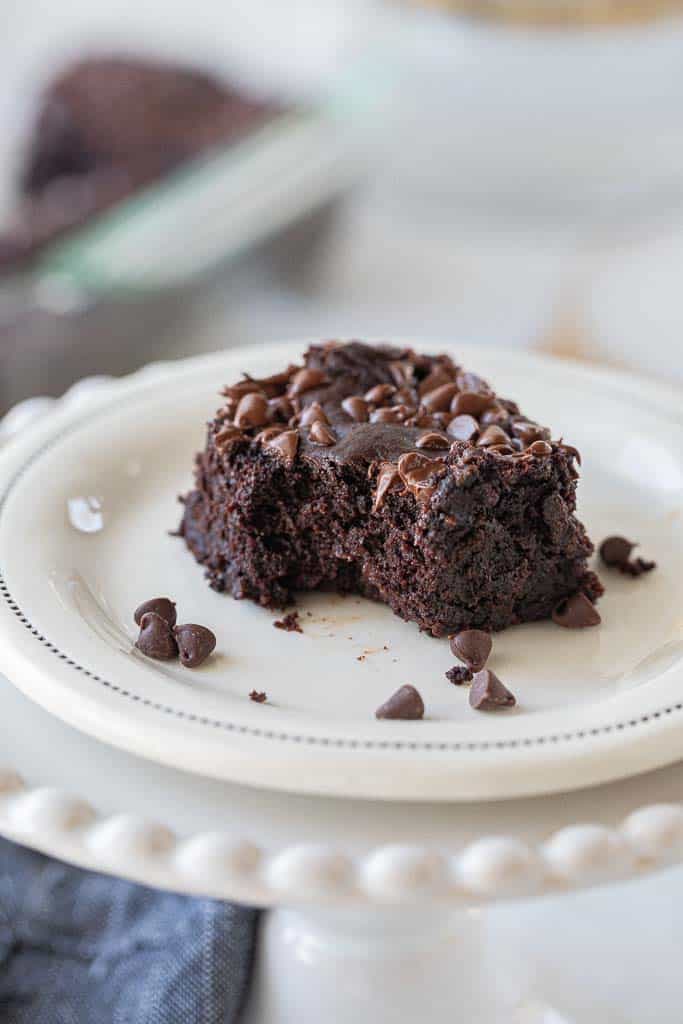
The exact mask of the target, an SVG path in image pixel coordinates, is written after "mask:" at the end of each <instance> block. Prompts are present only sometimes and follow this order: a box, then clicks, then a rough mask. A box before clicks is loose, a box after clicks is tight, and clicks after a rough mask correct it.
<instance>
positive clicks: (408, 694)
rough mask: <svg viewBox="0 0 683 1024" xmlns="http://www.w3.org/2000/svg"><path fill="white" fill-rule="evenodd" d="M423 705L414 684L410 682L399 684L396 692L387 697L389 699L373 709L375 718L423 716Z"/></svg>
mask: <svg viewBox="0 0 683 1024" xmlns="http://www.w3.org/2000/svg"><path fill="white" fill-rule="evenodd" d="M424 713H425V706H424V702H423V700H422V697H421V696H420V694H419V693H418V692H417V690H416V689H415V687H414V686H411V685H410V684H408V685H406V686H401V687H400V689H398V690H397V691H396V693H394V694H392V695H391V697H389V700H387V701H385V702H384V704H382V705H380V707H378V708H377V710H376V711H375V718H404V719H410V720H413V719H417V718H423V717H424Z"/></svg>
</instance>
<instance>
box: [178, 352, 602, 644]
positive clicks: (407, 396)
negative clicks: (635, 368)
mask: <svg viewBox="0 0 683 1024" xmlns="http://www.w3.org/2000/svg"><path fill="white" fill-rule="evenodd" d="M223 394H224V397H225V402H224V405H223V406H222V408H220V409H219V410H218V412H217V413H216V415H215V416H214V418H213V420H212V421H211V422H210V424H209V427H208V436H207V441H206V447H205V449H204V451H203V452H201V453H200V454H199V456H198V457H197V465H196V474H195V487H194V490H192V491H191V492H190V493H189V494H188V495H187V496H186V497H185V499H184V516H183V525H182V533H183V536H184V539H185V543H186V544H187V546H188V547H189V549H190V551H191V552H192V554H193V555H194V556H195V558H196V559H197V561H198V562H199V563H200V564H201V565H202V566H203V568H204V570H205V573H206V575H207V577H208V580H209V583H210V584H211V586H212V587H214V589H216V590H219V591H227V592H229V593H230V594H232V596H233V597H235V598H248V599H250V600H253V601H256V602H257V603H259V604H261V605H263V606H266V607H279V608H282V607H286V606H287V605H288V604H289V603H291V602H292V600H293V598H294V595H295V594H296V593H297V592H300V591H308V590H333V591H337V592H340V593H345V592H346V593H348V592H352V593H357V594H360V595H362V596H365V597H369V598H373V599H375V600H378V601H383V602H384V603H386V604H388V605H389V606H390V608H391V609H392V610H393V611H394V612H395V613H396V614H397V615H399V616H401V617H402V618H404V619H406V620H409V621H413V622H416V623H417V624H418V625H419V626H420V628H421V629H423V630H425V631H427V632H428V633H431V634H432V635H433V636H450V635H452V634H454V633H459V632H460V631H462V630H464V629H479V630H485V631H486V632H488V631H491V630H499V629H503V628H504V627H506V626H509V625H512V624H513V623H519V622H527V621H533V620H535V619H544V618H549V617H550V616H551V615H552V613H553V609H555V608H556V606H557V605H558V604H559V603H560V602H561V601H563V600H565V599H567V598H569V597H571V596H572V595H574V594H576V593H577V592H582V593H584V594H585V595H587V597H588V598H589V599H590V600H591V601H595V600H596V599H597V598H598V597H599V596H600V595H601V593H602V589H603V588H602V586H601V584H600V582H599V580H598V578H597V576H596V575H595V573H593V572H591V571H590V570H589V568H588V565H587V559H588V557H589V556H590V555H591V553H592V551H593V546H592V544H591V542H590V540H589V539H588V536H587V535H586V531H585V529H584V527H583V526H582V524H581V523H580V522H579V521H578V519H577V518H576V516H575V507H576V481H577V477H578V471H577V468H576V466H577V463H578V453H577V451H576V449H575V448H573V447H572V446H571V445H569V444H565V443H564V442H563V441H553V440H551V437H552V435H551V433H550V431H549V430H548V429H547V428H545V427H543V426H540V425H539V424H537V423H534V422H533V421H532V420H531V419H530V418H529V417H528V416H527V415H524V414H522V413H521V412H520V410H519V407H518V406H517V405H516V403H515V402H514V401H511V400H510V399H507V398H503V397H501V396H500V395H498V394H496V392H495V391H494V390H493V388H492V387H491V386H490V385H489V384H488V383H487V382H486V381H484V380H483V379H482V378H480V377H479V376H477V375H476V374H472V373H469V372H467V371H465V370H464V369H463V368H462V367H461V366H459V364H458V363H457V362H456V361H454V360H453V359H452V358H451V356H450V355H432V356H429V355H423V354H421V353H418V352H416V351H414V350H412V349H410V348H404V347H399V346H390V345H381V346H371V345H367V344H364V343H362V342H358V341H352V342H348V343H338V342H328V343H324V344H317V345H312V346H311V347H310V348H309V349H308V351H307V352H306V353H305V356H304V362H303V365H302V366H289V367H288V368H287V369H286V370H284V371H282V372H280V373H276V374H274V375H272V376H270V377H265V378H260V379H256V378H252V377H244V379H242V380H240V381H237V382H236V383H235V384H233V385H230V386H228V387H226V388H225V390H224V392H223ZM323 427H325V430H323V429H322V428H323ZM288 620H289V621H291V620H290V619H289V616H286V617H285V618H284V619H282V620H281V621H282V623H286V622H287V621H288ZM280 628H284V629H287V628H296V627H292V626H286V625H282V626H280Z"/></svg>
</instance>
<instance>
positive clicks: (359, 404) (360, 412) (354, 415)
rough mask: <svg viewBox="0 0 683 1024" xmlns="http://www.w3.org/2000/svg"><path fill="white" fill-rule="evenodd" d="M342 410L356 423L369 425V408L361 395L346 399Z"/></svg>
mask: <svg viewBox="0 0 683 1024" xmlns="http://www.w3.org/2000/svg"><path fill="white" fill-rule="evenodd" d="M341 407H342V409H343V410H344V412H345V413H346V415H347V416H350V417H351V419H352V420H355V421H356V423H367V421H368V406H367V402H365V401H364V400H363V399H362V398H361V397H360V395H351V396H349V398H345V399H344V401H343V402H342V404H341Z"/></svg>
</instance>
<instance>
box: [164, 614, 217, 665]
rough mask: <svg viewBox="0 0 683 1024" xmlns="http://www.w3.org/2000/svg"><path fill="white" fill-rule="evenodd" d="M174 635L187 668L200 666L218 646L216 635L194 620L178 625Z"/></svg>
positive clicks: (181, 658) (182, 660)
mask: <svg viewBox="0 0 683 1024" xmlns="http://www.w3.org/2000/svg"><path fill="white" fill-rule="evenodd" d="M173 635H174V636H175V638H176V643H177V644H178V652H179V654H180V660H181V662H182V663H183V665H184V666H185V668H198V667H199V666H200V665H201V664H203V663H204V662H205V661H206V659H207V658H208V657H209V655H210V654H211V652H212V651H213V650H214V648H215V646H216V637H215V636H214V634H213V633H212V632H211V630H210V629H207V628H206V626H198V625H197V624H196V623H194V622H186V623H183V625H182V626H176V627H175V629H174V630H173Z"/></svg>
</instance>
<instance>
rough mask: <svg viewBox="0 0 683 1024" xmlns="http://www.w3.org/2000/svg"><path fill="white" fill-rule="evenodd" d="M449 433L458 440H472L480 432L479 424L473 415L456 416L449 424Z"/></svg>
mask: <svg viewBox="0 0 683 1024" xmlns="http://www.w3.org/2000/svg"><path fill="white" fill-rule="evenodd" d="M448 433H449V434H450V435H451V437H455V438H457V440H458V441H472V440H473V438H475V437H476V436H477V434H478V433H479V424H478V423H477V421H476V420H475V419H474V417H473V416H468V415H466V414H463V415H462V416H456V417H455V418H454V419H452V420H451V422H450V423H449V424H448Z"/></svg>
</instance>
